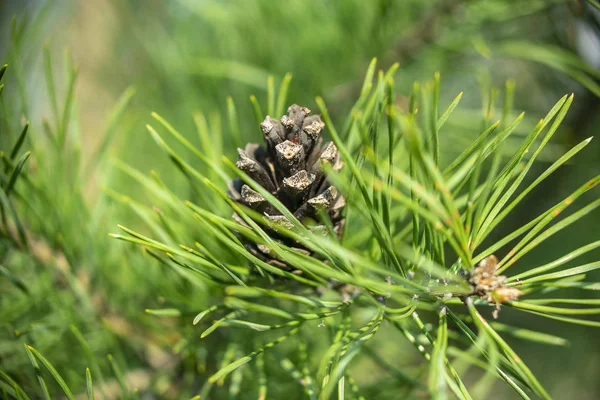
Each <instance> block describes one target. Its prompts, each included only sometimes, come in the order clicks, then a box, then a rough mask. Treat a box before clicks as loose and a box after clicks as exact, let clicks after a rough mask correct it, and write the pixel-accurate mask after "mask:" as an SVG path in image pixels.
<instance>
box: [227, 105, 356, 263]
mask: <svg viewBox="0 0 600 400" xmlns="http://www.w3.org/2000/svg"><path fill="white" fill-rule="evenodd" d="M309 114H310V110H309V109H308V108H306V107H301V106H298V105H296V104H294V105H292V106H290V107H289V108H288V113H287V115H284V116H282V117H281V119H280V120H277V119H274V118H271V117H270V116H267V117H266V118H265V120H264V121H263V122H262V123H261V124H260V129H261V130H262V132H263V134H264V138H265V142H266V148H265V147H262V146H260V145H258V144H253V143H250V144H248V145H247V146H246V148H245V149H243V150H242V149H238V154H239V158H238V160H237V163H236V165H237V167H238V168H239V169H241V170H242V171H244V172H245V173H246V174H248V175H249V176H250V177H251V178H252V179H254V181H256V182H257V183H258V184H259V185H261V186H262V187H263V188H264V189H266V190H268V191H269V193H271V194H273V195H274V196H275V197H276V198H277V199H278V200H279V201H281V203H283V204H284V205H285V206H286V207H287V208H288V210H290V211H291V212H292V213H293V214H294V216H295V217H296V218H298V220H300V221H301V222H302V223H304V224H306V225H307V226H308V227H309V229H311V230H313V231H316V232H327V228H326V227H325V226H324V225H319V224H318V223H316V221H319V214H320V211H319V210H323V211H324V212H325V214H326V215H327V216H328V217H329V219H330V221H331V224H332V225H333V227H334V231H335V233H336V234H337V235H338V236H339V235H341V233H342V229H343V225H344V220H343V218H342V209H343V208H344V206H345V204H346V202H345V200H344V198H343V197H342V196H341V195H340V194H339V192H338V190H337V189H336V188H335V187H334V186H332V185H331V184H330V183H329V182H328V180H327V178H326V176H325V174H324V171H323V165H324V164H329V165H330V166H331V167H332V168H333V170H334V171H339V170H340V169H341V168H342V165H343V163H342V161H341V160H340V156H339V153H338V150H337V148H336V147H335V145H334V144H333V142H327V143H325V144H323V139H322V138H321V131H322V130H323V128H324V127H325V124H324V123H323V122H322V121H321V118H320V117H319V116H318V115H311V116H309ZM229 196H230V197H231V199H233V200H234V201H236V202H239V203H241V204H244V205H246V206H248V207H250V208H251V209H253V210H255V211H257V212H259V213H262V214H263V215H264V216H265V218H268V219H269V220H270V221H272V222H274V223H278V224H282V225H283V226H286V227H291V226H292V224H291V222H290V221H289V220H288V219H287V218H286V217H285V216H284V215H282V214H281V213H280V212H279V211H277V209H276V208H275V207H273V206H272V205H271V204H269V202H268V201H267V200H266V199H265V198H264V197H263V196H262V195H261V194H260V193H258V192H256V191H254V190H253V189H251V188H250V187H249V186H248V185H246V184H245V183H244V182H243V181H242V180H241V179H235V180H233V181H231V182H229ZM234 218H235V219H236V220H238V221H240V222H241V218H240V217H239V216H238V215H237V214H234ZM269 234H271V235H272V237H273V238H274V239H276V240H279V241H281V242H283V243H285V244H286V245H288V246H290V247H295V248H297V249H299V250H302V251H304V252H305V253H306V254H310V252H309V251H308V250H306V249H304V248H303V247H302V246H301V245H300V244H298V243H297V242H294V241H293V240H291V239H289V238H286V237H284V236H281V235H279V234H277V232H275V231H271V232H269ZM246 246H247V247H248V249H249V250H250V251H251V252H253V253H254V254H255V255H257V256H259V257H260V258H262V259H263V260H266V261H267V262H269V263H270V264H274V265H277V266H279V267H282V268H288V266H287V265H286V264H285V263H283V262H281V261H279V260H276V259H274V258H273V257H272V256H271V255H270V252H269V249H268V248H266V247H265V246H262V245H255V244H253V243H247V244H246Z"/></svg>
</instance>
